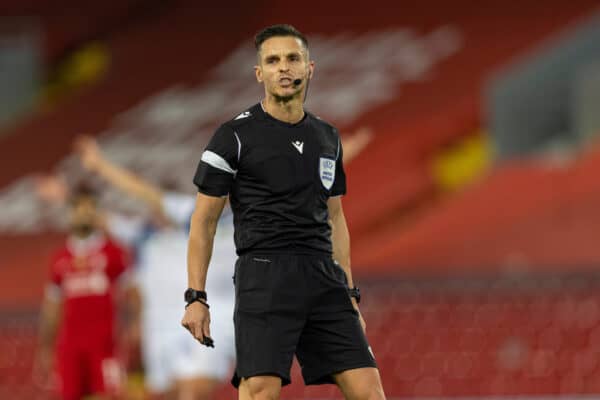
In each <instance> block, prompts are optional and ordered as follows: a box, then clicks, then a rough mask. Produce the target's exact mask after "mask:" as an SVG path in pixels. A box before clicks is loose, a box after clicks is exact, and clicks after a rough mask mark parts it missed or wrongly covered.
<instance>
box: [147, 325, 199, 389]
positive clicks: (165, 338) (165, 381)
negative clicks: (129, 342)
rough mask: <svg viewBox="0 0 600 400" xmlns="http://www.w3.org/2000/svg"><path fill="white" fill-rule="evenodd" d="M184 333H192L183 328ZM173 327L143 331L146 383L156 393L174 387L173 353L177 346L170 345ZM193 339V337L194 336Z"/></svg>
mask: <svg viewBox="0 0 600 400" xmlns="http://www.w3.org/2000/svg"><path fill="white" fill-rule="evenodd" d="M181 331H182V332H183V333H184V334H187V335H188V336H190V338H192V337H191V335H190V334H189V333H188V332H187V331H185V330H184V329H183V328H181ZM170 334H171V329H169V330H164V329H162V330H161V329H157V328H154V329H152V328H150V327H147V328H146V329H145V330H144V332H143V333H142V359H143V362H144V373H145V379H144V380H145V384H146V386H147V387H148V389H149V390H150V391H151V392H152V393H154V394H160V393H166V392H167V391H168V390H169V389H171V388H172V381H173V376H172V375H173V373H172V369H173V366H172V354H173V353H174V352H175V351H177V348H175V347H173V346H170V345H169V343H170V342H171V340H170V338H169V336H170ZM192 340H193V338H192Z"/></svg>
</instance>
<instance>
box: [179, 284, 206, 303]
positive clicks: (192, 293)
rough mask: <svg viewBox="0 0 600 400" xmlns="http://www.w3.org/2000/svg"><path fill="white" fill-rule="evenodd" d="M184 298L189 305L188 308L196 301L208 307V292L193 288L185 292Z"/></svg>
mask: <svg viewBox="0 0 600 400" xmlns="http://www.w3.org/2000/svg"><path fill="white" fill-rule="evenodd" d="M183 298H184V300H185V302H186V303H187V304H186V307H187V306H189V305H190V304H192V303H193V302H195V301H199V302H200V303H202V304H204V305H205V306H207V307H208V303H207V302H206V301H207V296H206V292H205V291H204V290H195V289H192V288H188V289H187V290H186V291H185V294H184V295H183Z"/></svg>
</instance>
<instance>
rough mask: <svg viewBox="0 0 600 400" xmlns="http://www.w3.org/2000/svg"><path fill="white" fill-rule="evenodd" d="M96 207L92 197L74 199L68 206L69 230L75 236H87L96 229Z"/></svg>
mask: <svg viewBox="0 0 600 400" xmlns="http://www.w3.org/2000/svg"><path fill="white" fill-rule="evenodd" d="M96 221H97V208H96V202H95V200H94V199H93V198H92V197H86V196H82V197H78V198H77V199H74V201H73V203H72V204H71V208H70V222H71V230H72V231H73V233H74V234H75V235H77V236H87V235H89V234H90V233H92V232H93V231H94V230H95V229H96Z"/></svg>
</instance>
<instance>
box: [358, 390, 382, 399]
mask: <svg viewBox="0 0 600 400" xmlns="http://www.w3.org/2000/svg"><path fill="white" fill-rule="evenodd" d="M355 399H356V400H385V395H384V394H383V390H380V389H379V388H372V389H365V390H364V391H362V392H361V393H360V394H357V396H356V397H355Z"/></svg>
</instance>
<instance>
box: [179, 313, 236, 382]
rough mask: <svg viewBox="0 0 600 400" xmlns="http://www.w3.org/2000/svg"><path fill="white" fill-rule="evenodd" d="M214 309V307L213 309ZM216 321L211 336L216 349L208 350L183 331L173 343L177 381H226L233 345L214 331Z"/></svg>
mask: <svg viewBox="0 0 600 400" xmlns="http://www.w3.org/2000/svg"><path fill="white" fill-rule="evenodd" d="M211 308H212V307H211ZM213 325H214V321H212V322H211V334H212V336H213V338H214V340H215V347H214V348H208V347H205V346H203V345H202V344H200V343H199V342H198V341H197V340H196V339H194V338H193V337H192V335H190V334H189V332H187V331H184V330H183V329H181V330H180V331H179V332H178V335H177V336H178V337H176V338H173V342H172V343H171V348H172V349H177V351H174V352H173V359H172V365H173V376H174V378H175V379H176V380H190V379H192V380H193V379H195V378H210V379H214V380H217V381H221V380H224V379H225V378H226V377H227V376H228V375H229V373H230V370H231V358H230V356H229V352H230V351H231V349H230V347H231V346H233V344H229V343H227V342H226V341H225V340H224V337H223V336H222V335H220V334H218V333H217V332H216V331H215V330H213Z"/></svg>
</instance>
